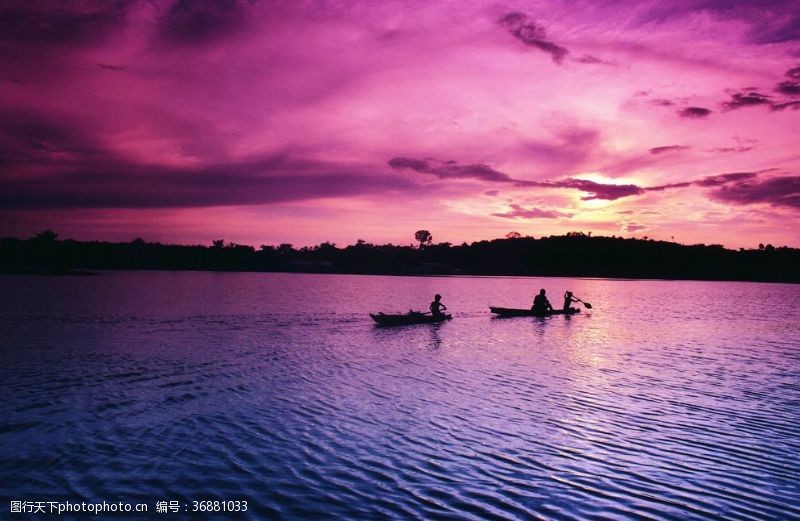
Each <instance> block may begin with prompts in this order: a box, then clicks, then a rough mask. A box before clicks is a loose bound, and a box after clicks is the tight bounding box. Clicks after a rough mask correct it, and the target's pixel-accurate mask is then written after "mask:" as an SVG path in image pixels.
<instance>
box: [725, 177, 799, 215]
mask: <svg viewBox="0 0 800 521" xmlns="http://www.w3.org/2000/svg"><path fill="white" fill-rule="evenodd" d="M711 197H712V198H714V199H716V200H717V201H721V202H726V203H732V204H742V205H745V204H756V203H763V204H770V205H772V206H783V207H789V208H797V209H800V176H785V177H773V178H770V179H765V180H763V181H756V180H752V181H743V182H739V183H733V184H730V185H725V186H722V187H720V188H719V189H717V190H714V191H712V192H711Z"/></svg>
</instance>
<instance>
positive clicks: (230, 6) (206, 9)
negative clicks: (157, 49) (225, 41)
mask: <svg viewBox="0 0 800 521" xmlns="http://www.w3.org/2000/svg"><path fill="white" fill-rule="evenodd" d="M244 6H245V3H244V2H242V1H240V0H177V1H176V2H175V3H174V4H172V6H171V7H170V8H169V10H168V11H167V12H166V13H165V15H164V17H163V19H162V21H161V37H162V38H164V39H165V40H167V41H170V42H176V43H182V44H202V43H206V42H210V41H213V40H217V39H219V38H221V37H224V36H227V35H229V34H232V33H234V32H235V31H236V30H237V29H239V28H240V27H241V25H242V24H243V23H244V21H245V20H246V17H245V13H244Z"/></svg>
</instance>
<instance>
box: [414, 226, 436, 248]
mask: <svg viewBox="0 0 800 521" xmlns="http://www.w3.org/2000/svg"><path fill="white" fill-rule="evenodd" d="M414 238H415V239H416V240H417V241H419V249H422V248H423V247H424V246H426V245H429V244H430V243H431V242H433V235H431V232H429V231H428V230H417V233H415V234H414Z"/></svg>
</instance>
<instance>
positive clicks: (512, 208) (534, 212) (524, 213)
mask: <svg viewBox="0 0 800 521" xmlns="http://www.w3.org/2000/svg"><path fill="white" fill-rule="evenodd" d="M508 207H509V211H507V212H503V213H493V214H491V215H492V216H493V217H504V218H506V219H557V218H559V217H568V218H569V217H572V216H573V215H574V214H571V213H565V212H558V211H556V210H543V209H541V208H523V207H522V206H520V205H518V204H509V205H508Z"/></svg>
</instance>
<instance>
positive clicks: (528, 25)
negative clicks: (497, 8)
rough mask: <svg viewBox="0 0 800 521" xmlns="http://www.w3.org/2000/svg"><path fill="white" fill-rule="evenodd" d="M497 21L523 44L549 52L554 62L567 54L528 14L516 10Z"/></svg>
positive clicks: (561, 59) (562, 59) (561, 60)
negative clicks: (549, 38)
mask: <svg viewBox="0 0 800 521" xmlns="http://www.w3.org/2000/svg"><path fill="white" fill-rule="evenodd" d="M498 23H499V24H500V25H501V26H502V27H504V28H505V29H506V30H507V31H508V32H509V33H511V35H512V36H514V38H516V39H517V40H519V41H521V42H522V43H524V44H525V45H527V46H530V47H535V48H537V49H539V50H540V51H543V52H546V53H547V54H549V55H550V57H551V58H552V59H553V61H554V62H555V63H561V62H563V61H564V58H565V57H566V56H567V54H569V51H568V50H567V49H566V48H564V47H562V46H560V45H558V44H556V43H554V42H552V41H550V40H548V39H547V35H546V33H545V30H544V27H542V26H540V25H539V24H537V23H536V22H535V21H534V20H531V19H530V18H528V15H526V14H524V13H520V12H518V11H514V12H511V13H508V14H507V15H505V16H503V17H502V18H500V20H498Z"/></svg>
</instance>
